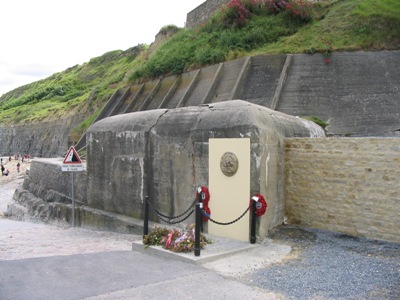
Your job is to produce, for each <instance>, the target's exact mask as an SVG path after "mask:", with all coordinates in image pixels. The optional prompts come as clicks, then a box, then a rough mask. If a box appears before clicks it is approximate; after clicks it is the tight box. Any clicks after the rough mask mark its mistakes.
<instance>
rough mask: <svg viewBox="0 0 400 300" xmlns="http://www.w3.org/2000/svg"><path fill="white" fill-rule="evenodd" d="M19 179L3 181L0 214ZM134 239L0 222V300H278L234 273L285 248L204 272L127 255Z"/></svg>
mask: <svg viewBox="0 0 400 300" xmlns="http://www.w3.org/2000/svg"><path fill="white" fill-rule="evenodd" d="M21 182H22V179H21V180H20V181H19V182H17V181H13V182H8V183H6V184H4V183H3V185H2V187H1V189H0V210H3V211H4V210H6V207H7V202H8V201H10V200H11V198H12V195H13V189H15V188H16V186H17V185H18V184H20V183H21ZM140 239H141V236H138V235H129V234H118V233H111V232H99V231H92V230H86V229H82V228H70V227H68V226H62V225H60V224H59V225H58V226H55V225H45V224H41V223H32V222H20V221H14V220H10V219H7V218H5V217H0V299H2V300H6V299H10V300H11V299H12V300H17V299H29V300H34V299H40V300H43V299H57V300H67V299H71V300H72V299H73V300H75V299H204V298H207V299H283V298H282V297H280V296H279V295H275V294H273V293H271V292H269V291H267V290H263V289H259V288H255V287H252V286H248V285H245V284H243V283H241V282H240V281H239V280H236V279H235V276H236V275H237V276H242V275H244V274H245V273H246V272H250V270H252V269H254V265H259V266H260V267H261V266H263V265H265V264H266V263H272V262H273V261H277V260H281V259H283V257H284V256H285V255H287V254H288V253H289V252H290V247H288V246H275V247H273V248H271V254H272V252H273V255H272V257H273V260H271V258H268V257H266V253H265V251H264V248H262V249H260V247H256V248H255V249H253V250H251V252H252V253H253V255H252V256H253V259H248V260H247V261H246V260H245V258H244V257H243V256H241V255H244V254H241V255H237V256H236V259H233V260H232V258H231V259H229V260H227V261H225V260H219V261H218V262H213V263H210V264H207V267H204V266H199V265H194V264H190V263H184V262H180V261H175V260H168V259H165V258H162V257H155V256H153V255H147V254H142V253H139V252H135V251H132V243H133V242H134V241H137V240H140Z"/></svg>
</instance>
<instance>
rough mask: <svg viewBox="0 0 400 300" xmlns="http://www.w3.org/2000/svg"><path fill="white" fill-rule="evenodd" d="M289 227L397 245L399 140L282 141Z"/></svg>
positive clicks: (399, 192)
mask: <svg viewBox="0 0 400 300" xmlns="http://www.w3.org/2000/svg"><path fill="white" fill-rule="evenodd" d="M285 205H286V208H285V212H286V216H287V217H288V221H289V222H290V223H295V224H300V225H301V226H305V227H314V228H321V229H327V230H332V231H337V232H343V233H346V234H350V235H355V236H365V237H368V238H372V239H378V240H386V241H393V242H397V243H398V242H400V226H399V224H400V139H398V138H352V139H348V138H328V139H320V138H317V139H303V138H288V139H286V140H285Z"/></svg>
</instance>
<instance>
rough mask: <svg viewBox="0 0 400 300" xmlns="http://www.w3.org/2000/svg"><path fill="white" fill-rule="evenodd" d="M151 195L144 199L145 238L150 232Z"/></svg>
mask: <svg viewBox="0 0 400 300" xmlns="http://www.w3.org/2000/svg"><path fill="white" fill-rule="evenodd" d="M148 200H149V196H146V199H145V200H144V218H143V222H144V223H143V238H144V236H145V235H147V234H148V233H149V202H148Z"/></svg>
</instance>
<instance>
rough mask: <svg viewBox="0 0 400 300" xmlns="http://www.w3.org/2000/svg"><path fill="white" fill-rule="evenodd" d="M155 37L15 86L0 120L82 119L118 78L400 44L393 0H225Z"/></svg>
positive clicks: (397, 5)
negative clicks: (192, 25) (191, 25)
mask: <svg viewBox="0 0 400 300" xmlns="http://www.w3.org/2000/svg"><path fill="white" fill-rule="evenodd" d="M158 36H164V37H168V38H165V41H163V42H162V43H154V44H153V45H151V46H150V47H149V46H147V45H137V46H136V47H133V48H131V49H128V50H126V51H121V50H116V51H111V52H108V53H106V54H104V55H102V56H100V57H96V58H93V59H91V60H90V61H89V62H87V63H84V64H83V65H76V66H73V67H71V68H69V69H67V70H65V71H63V72H60V73H56V74H53V75H52V76H50V77H48V78H46V79H43V80H40V81H37V82H35V83H32V84H29V85H26V86H23V87H20V88H17V89H15V90H13V91H11V92H9V93H7V94H5V95H3V96H2V97H1V98H0V124H2V125H3V124H29V123H35V122H43V121H49V120H54V119H59V118H63V117H65V116H66V115H67V112H68V113H70V114H75V113H77V112H79V113H80V114H83V115H84V116H85V117H87V119H86V120H85V121H84V122H83V123H82V124H81V125H80V126H79V127H78V128H76V129H75V134H77V135H79V134H81V133H82V132H84V131H85V130H86V128H87V127H88V126H89V125H90V123H91V122H92V120H93V119H94V118H95V117H96V116H97V115H98V113H99V112H100V110H101V108H102V107H103V105H104V104H105V102H106V101H107V100H108V99H109V98H110V96H111V95H112V94H113V93H114V92H115V91H116V89H118V88H121V87H123V86H126V85H129V84H133V83H138V82H143V81H145V80H148V79H151V78H155V77H162V76H167V75H170V74H180V73H182V72H185V71H188V70H192V69H196V68H199V67H202V66H206V65H210V64H215V63H219V62H222V61H226V60H232V59H236V58H239V57H243V56H248V55H258V54H275V53H309V54H313V53H323V54H325V55H329V53H330V52H331V51H356V50H373V51H374V50H397V49H400V1H398V0H379V1H377V0H330V1H324V2H318V3H315V4H311V3H308V2H303V1H300V0H292V1H290V2H289V1H284V0H232V1H231V2H230V3H229V4H228V5H227V6H223V7H222V8H221V9H220V10H219V11H218V12H217V13H216V14H215V15H214V16H213V17H212V18H211V19H210V20H209V21H208V22H207V23H205V24H202V25H201V26H199V27H198V28H196V29H190V30H189V29H182V28H177V27H175V26H166V27H164V28H162V29H161V30H160V32H159V34H158Z"/></svg>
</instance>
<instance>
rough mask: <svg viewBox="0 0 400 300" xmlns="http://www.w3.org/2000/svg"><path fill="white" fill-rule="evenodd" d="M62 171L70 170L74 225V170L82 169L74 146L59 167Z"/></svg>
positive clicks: (73, 222) (73, 219)
mask: <svg viewBox="0 0 400 300" xmlns="http://www.w3.org/2000/svg"><path fill="white" fill-rule="evenodd" d="M61 169H62V171H63V172H72V174H71V178H72V192H71V196H72V226H73V227H75V197H74V172H81V171H83V170H84V168H83V165H82V161H81V158H80V157H79V155H78V152H76V150H75V148H74V147H73V146H71V148H69V150H68V152H67V155H66V156H65V158H64V162H63V166H62V167H61Z"/></svg>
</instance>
